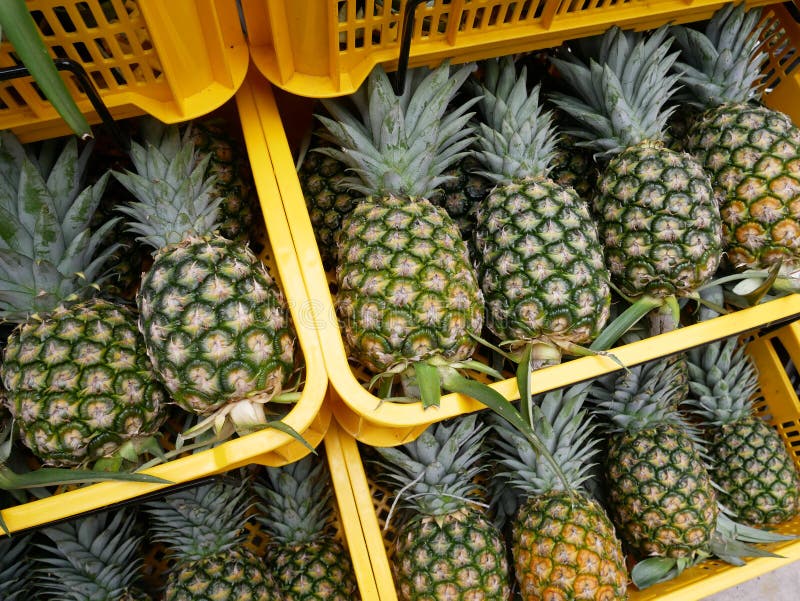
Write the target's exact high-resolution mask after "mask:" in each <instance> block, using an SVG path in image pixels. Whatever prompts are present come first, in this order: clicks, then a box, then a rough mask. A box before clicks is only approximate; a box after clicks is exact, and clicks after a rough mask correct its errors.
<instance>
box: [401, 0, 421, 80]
mask: <svg viewBox="0 0 800 601" xmlns="http://www.w3.org/2000/svg"><path fill="white" fill-rule="evenodd" d="M424 1H425V0H408V2H406V7H405V9H404V10H403V22H402V25H401V27H402V31H401V32H400V35H401V37H400V56H399V57H398V59H397V73H395V77H394V93H395V95H396V96H400V95H401V94H402V93H403V90H404V89H405V87H406V73H407V72H408V59H409V55H410V54H411V35H412V33H413V32H414V17H415V15H416V11H417V6H419V5H420V4H421V3H422V2H424Z"/></svg>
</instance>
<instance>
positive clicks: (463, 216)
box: [431, 154, 493, 259]
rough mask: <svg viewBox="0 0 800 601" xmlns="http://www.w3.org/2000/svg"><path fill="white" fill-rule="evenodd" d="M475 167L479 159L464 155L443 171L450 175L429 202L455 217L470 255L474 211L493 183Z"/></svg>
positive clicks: (473, 230) (478, 165) (471, 254)
mask: <svg viewBox="0 0 800 601" xmlns="http://www.w3.org/2000/svg"><path fill="white" fill-rule="evenodd" d="M479 170H480V163H478V161H477V160H476V159H475V156H474V155H472V154H469V155H467V156H465V157H464V158H463V159H461V160H460V161H459V162H458V163H456V164H455V165H453V166H452V167H450V168H449V169H447V170H446V171H445V172H444V175H445V176H448V177H452V179H450V180H448V181H445V182H442V184H441V186H440V187H439V188H438V189H437V190H436V191H435V192H434V193H433V195H432V196H431V202H432V203H433V204H435V205H436V206H438V207H442V208H443V209H444V210H445V211H447V214H448V215H450V217H451V218H452V219H453V221H455V223H456V225H457V226H458V229H459V231H460V232H461V237H462V238H463V239H464V241H465V242H466V243H467V248H468V249H469V252H470V256H471V257H472V258H473V259H475V258H476V257H477V255H476V254H475V253H476V250H475V247H474V245H473V240H474V232H475V211H476V209H477V208H478V205H479V204H480V203H481V202H482V201H483V199H484V198H486V196H487V195H488V194H489V192H490V190H491V189H492V187H493V184H492V182H491V181H489V180H488V179H486V178H485V177H483V176H481V175H479V174H478V173H477V172H478V171H479Z"/></svg>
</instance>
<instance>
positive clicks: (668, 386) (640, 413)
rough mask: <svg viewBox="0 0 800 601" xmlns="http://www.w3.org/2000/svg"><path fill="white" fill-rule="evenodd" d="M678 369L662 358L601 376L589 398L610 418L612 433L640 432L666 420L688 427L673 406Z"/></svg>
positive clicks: (597, 409)
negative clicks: (605, 376) (653, 362)
mask: <svg viewBox="0 0 800 601" xmlns="http://www.w3.org/2000/svg"><path fill="white" fill-rule="evenodd" d="M679 369H680V365H679V364H678V363H676V362H673V363H670V362H667V361H659V362H657V363H655V364H642V365H636V366H633V367H630V368H628V369H627V370H625V371H624V372H619V373H615V374H612V375H611V377H608V378H598V379H597V380H595V381H594V382H593V383H592V385H591V386H590V389H589V400H590V402H592V403H593V404H594V405H595V409H596V413H597V414H599V415H602V416H603V417H604V418H606V420H607V421H608V424H607V428H608V430H609V431H610V432H639V431H642V430H646V429H648V428H652V427H655V426H657V425H659V424H664V423H671V424H675V425H678V426H680V427H681V428H685V424H684V422H683V420H682V419H681V416H680V414H679V413H678V412H677V411H675V409H674V406H673V402H674V400H673V399H674V396H675V394H676V391H677V390H678V389H679V387H680V385H679V384H678V382H679V380H680V378H679V377H678V373H677V372H678V370H679Z"/></svg>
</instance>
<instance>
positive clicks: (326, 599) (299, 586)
mask: <svg viewBox="0 0 800 601" xmlns="http://www.w3.org/2000/svg"><path fill="white" fill-rule="evenodd" d="M267 561H268V562H269V565H270V566H271V567H272V572H273V573H274V575H275V580H276V582H277V584H278V586H279V587H280V589H281V591H282V593H283V596H284V599H285V601H351V600H352V599H354V598H355V596H356V590H357V589H356V583H355V580H354V577H353V566H352V563H351V561H350V556H349V555H348V553H347V551H346V550H345V548H344V547H343V546H342V544H341V543H340V542H339V541H338V540H336V539H334V538H332V537H330V536H320V537H319V538H318V540H315V541H312V542H309V543H297V544H283V545H280V546H278V545H275V546H270V547H268V548H267Z"/></svg>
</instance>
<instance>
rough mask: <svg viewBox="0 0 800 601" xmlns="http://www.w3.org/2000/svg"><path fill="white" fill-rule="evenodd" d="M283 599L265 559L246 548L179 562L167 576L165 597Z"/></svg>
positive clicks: (174, 600)
mask: <svg viewBox="0 0 800 601" xmlns="http://www.w3.org/2000/svg"><path fill="white" fill-rule="evenodd" d="M219 599H242V600H244V599H247V600H248V601H251V600H252V601H283V597H282V595H281V594H280V593H279V592H278V589H277V587H276V585H275V582H274V581H273V580H272V577H271V576H270V575H269V574H268V573H267V572H266V570H265V569H264V563H263V561H262V560H261V559H260V558H259V557H258V556H256V555H255V554H254V553H253V552H252V551H250V550H248V549H246V548H243V547H242V548H232V549H228V550H226V551H224V552H223V553H220V554H219V556H212V557H206V558H203V559H198V560H196V561H191V562H185V563H178V564H176V566H175V568H174V569H173V571H172V572H170V574H169V576H168V577H167V585H166V588H165V591H164V601H217V600H219Z"/></svg>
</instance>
